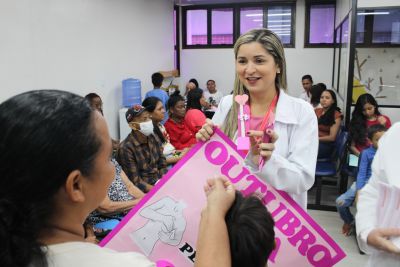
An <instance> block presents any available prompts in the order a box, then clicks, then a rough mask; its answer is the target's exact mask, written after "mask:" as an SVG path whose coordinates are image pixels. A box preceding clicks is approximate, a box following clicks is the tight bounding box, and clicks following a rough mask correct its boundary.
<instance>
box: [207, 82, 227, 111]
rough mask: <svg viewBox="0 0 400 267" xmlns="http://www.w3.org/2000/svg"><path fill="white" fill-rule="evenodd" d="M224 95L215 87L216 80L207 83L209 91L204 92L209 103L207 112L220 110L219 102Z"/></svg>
mask: <svg viewBox="0 0 400 267" xmlns="http://www.w3.org/2000/svg"><path fill="white" fill-rule="evenodd" d="M223 97H224V95H223V94H222V93H221V92H220V91H218V90H217V88H216V86H215V81H214V80H208V81H207V90H205V91H204V98H205V99H206V101H207V103H208V104H209V106H208V108H206V109H205V110H206V111H207V110H208V111H215V110H216V109H217V108H218V105H219V102H221V99H222V98H223Z"/></svg>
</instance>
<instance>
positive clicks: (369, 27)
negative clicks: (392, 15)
mask: <svg viewBox="0 0 400 267" xmlns="http://www.w3.org/2000/svg"><path fill="white" fill-rule="evenodd" d="M388 9H400V6H395V7H377V8H359V9H357V16H358V12H360V11H363V12H377V11H378V12H379V11H380V10H388ZM374 17H375V15H365V20H364V32H365V34H364V41H363V42H362V43H357V42H356V43H355V47H356V48H383V47H385V48H397V47H400V44H392V43H373V42H372V40H373V31H374ZM356 34H357V33H356Z"/></svg>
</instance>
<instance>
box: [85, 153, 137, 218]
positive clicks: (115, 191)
mask: <svg viewBox="0 0 400 267" xmlns="http://www.w3.org/2000/svg"><path fill="white" fill-rule="evenodd" d="M111 161H112V163H113V164H114V166H115V178H114V180H113V181H112V182H111V185H110V187H109V188H108V193H107V195H108V197H109V198H110V200H111V201H115V202H122V201H129V200H133V199H134V197H133V196H132V195H131V194H129V192H128V187H127V186H126V184H125V183H124V181H123V180H122V178H121V170H122V169H121V166H120V165H119V164H118V162H117V161H116V160H115V159H114V158H113V159H111ZM126 213H128V212H122V213H119V214H113V215H110V216H108V215H107V216H104V215H102V214H100V213H99V212H98V211H97V210H95V211H93V212H92V213H90V214H89V218H88V219H89V222H90V223H91V224H92V225H95V224H97V223H100V222H104V221H107V220H110V219H117V220H120V219H121V217H123V216H125V215H126Z"/></svg>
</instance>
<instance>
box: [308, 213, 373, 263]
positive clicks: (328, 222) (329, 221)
mask: <svg viewBox="0 0 400 267" xmlns="http://www.w3.org/2000/svg"><path fill="white" fill-rule="evenodd" d="M308 213H309V214H310V215H311V216H312V217H313V218H314V220H316V221H317V222H318V224H319V225H320V226H321V227H322V228H324V229H325V231H326V232H327V233H328V234H329V235H330V236H331V237H332V238H333V239H334V240H335V241H336V242H337V243H338V244H339V246H340V247H341V248H342V249H343V250H344V252H345V253H346V254H347V256H346V257H345V258H344V259H343V260H342V261H340V262H339V263H338V264H336V265H335V266H337V267H363V266H364V265H365V264H366V263H367V260H368V256H367V255H361V254H360V253H359V251H358V247H357V244H356V239H355V236H354V235H352V236H349V237H346V236H344V235H342V233H341V230H342V229H341V228H342V223H343V222H342V220H341V219H340V217H339V214H338V213H337V212H330V211H316V210H308Z"/></svg>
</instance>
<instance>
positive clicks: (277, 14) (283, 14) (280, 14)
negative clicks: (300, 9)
mask: <svg viewBox="0 0 400 267" xmlns="http://www.w3.org/2000/svg"><path fill="white" fill-rule="evenodd" d="M290 15H292V13H276V14H268V17H278V16H290Z"/></svg>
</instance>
